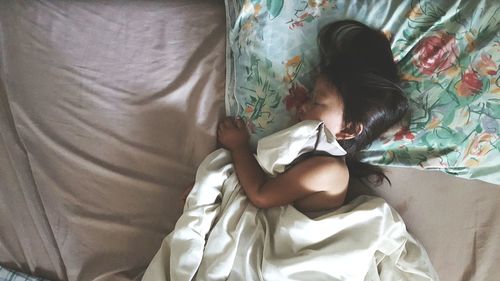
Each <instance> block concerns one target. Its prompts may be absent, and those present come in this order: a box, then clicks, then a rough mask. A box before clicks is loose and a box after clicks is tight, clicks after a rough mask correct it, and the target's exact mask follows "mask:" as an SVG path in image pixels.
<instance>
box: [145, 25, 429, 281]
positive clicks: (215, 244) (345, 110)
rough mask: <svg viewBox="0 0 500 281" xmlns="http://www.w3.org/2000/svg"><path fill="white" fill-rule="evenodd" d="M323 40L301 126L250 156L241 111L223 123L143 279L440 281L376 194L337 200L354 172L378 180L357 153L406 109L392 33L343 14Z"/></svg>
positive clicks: (381, 176)
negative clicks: (216, 146) (215, 144)
mask: <svg viewBox="0 0 500 281" xmlns="http://www.w3.org/2000/svg"><path fill="white" fill-rule="evenodd" d="M319 47H320V54H321V58H322V64H321V67H320V75H319V76H318V79H317V81H316V84H315V87H314V95H313V98H312V99H311V100H310V101H308V102H307V103H305V104H304V105H302V107H301V108H300V110H299V112H298V121H299V122H298V123H297V124H295V125H293V126H291V127H290V128H287V129H285V130H282V131H279V132H277V133H275V134H272V135H270V136H267V137H265V138H262V139H261V140H259V142H258V146H257V152H256V154H253V152H252V151H251V149H250V146H249V134H248V132H247V128H246V126H245V123H244V121H243V120H241V119H239V118H236V119H233V118H227V119H225V120H224V121H223V122H221V123H220V124H219V126H218V130H217V137H218V140H219V143H220V144H221V145H222V147H223V148H222V149H218V150H216V151H215V152H213V153H212V154H210V155H208V156H207V158H206V159H205V160H204V161H203V163H202V164H201V165H200V167H199V168H198V171H197V174H196V182H195V185H194V187H193V188H192V190H191V192H189V195H188V196H187V198H186V203H185V205H184V212H183V214H182V215H181V217H180V218H179V220H178V221H177V224H176V226H175V229H174V230H173V231H172V232H171V233H170V234H169V235H168V236H167V237H166V238H165V239H164V241H163V243H162V246H161V248H160V250H159V251H158V253H157V254H156V256H155V257H154V259H153V261H152V262H151V263H150V265H149V267H148V269H147V270H146V272H145V274H144V277H143V280H144V281H148V280H155V281H157V280H437V276H436V274H435V272H434V270H433V268H432V265H431V263H430V261H429V258H428V256H427V254H426V252H425V250H424V249H423V247H422V246H421V245H420V244H419V243H418V241H416V240H415V239H413V237H412V236H411V235H410V234H409V233H408V232H407V230H406V227H405V225H404V223H403V221H402V219H401V217H400V216H399V215H398V214H397V213H396V212H395V211H394V209H392V208H391V207H390V206H389V205H388V204H387V203H386V202H385V201H384V200H383V199H381V198H377V197H372V196H360V197H358V198H356V199H354V200H352V201H351V202H349V203H345V202H344V201H345V197H346V192H347V186H348V183H349V178H350V177H351V176H352V177H357V178H361V179H367V180H369V181H371V182H375V183H381V182H382V180H383V179H384V178H385V176H384V174H383V172H382V170H381V169H380V168H377V167H374V166H371V165H368V164H364V163H361V162H360V161H359V159H358V154H359V152H360V150H361V149H363V148H364V147H366V146H367V145H369V144H370V143H371V142H372V141H373V140H374V139H376V138H377V137H378V136H380V135H381V134H382V133H383V132H384V131H386V130H387V129H388V128H389V127H391V126H392V125H394V124H395V123H396V122H398V121H399V120H400V119H401V118H402V117H403V116H404V115H405V114H406V111H407V108H408V105H407V101H406V99H405V97H404V96H403V95H402V92H401V90H400V88H399V87H398V86H397V83H398V72H397V68H396V65H395V63H394V61H393V59H392V53H391V49H390V45H389V42H388V40H387V39H386V38H385V37H384V35H383V34H382V33H380V32H379V31H376V30H374V29H371V28H370V27H368V26H366V25H364V24H362V23H359V22H356V21H352V20H345V21H340V22H335V23H332V24H329V25H327V26H325V27H324V28H323V29H322V30H321V31H320V34H319ZM188 191H189V190H188ZM317 212H321V214H320V215H319V214H317ZM311 213H315V215H314V216H312V215H311Z"/></svg>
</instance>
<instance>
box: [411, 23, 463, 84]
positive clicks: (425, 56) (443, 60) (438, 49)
mask: <svg viewBox="0 0 500 281" xmlns="http://www.w3.org/2000/svg"><path fill="white" fill-rule="evenodd" d="M458 54H459V49H458V46H457V42H456V40H455V37H453V36H452V35H449V34H447V33H444V32H440V33H437V34H435V35H432V36H429V37H426V38H424V39H422V41H420V43H418V44H417V46H416V48H415V51H414V57H413V64H414V65H415V66H416V67H418V68H419V70H420V72H421V73H423V74H426V75H432V74H433V73H439V72H441V71H443V70H445V69H447V68H449V67H451V66H452V65H453V64H454V63H455V61H456V60H457V56H458Z"/></svg>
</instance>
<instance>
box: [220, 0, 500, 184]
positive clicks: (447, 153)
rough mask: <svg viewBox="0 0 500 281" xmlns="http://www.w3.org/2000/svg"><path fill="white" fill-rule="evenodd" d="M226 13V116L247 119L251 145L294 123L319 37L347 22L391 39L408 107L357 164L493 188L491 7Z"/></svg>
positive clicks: (343, 3) (496, 113) (496, 51)
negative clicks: (436, 173)
mask: <svg viewBox="0 0 500 281" xmlns="http://www.w3.org/2000/svg"><path fill="white" fill-rule="evenodd" d="M226 8H227V15H228V19H227V21H228V48H227V50H228V52H227V56H228V57H227V58H228V59H227V76H226V77H227V81H226V87H227V88H226V113H227V115H231V116H236V115H239V116H241V117H243V119H245V120H246V121H247V122H248V124H249V129H250V131H251V132H252V133H251V143H252V144H253V145H255V144H256V142H257V140H258V139H260V138H262V137H264V136H267V135H269V134H271V133H274V132H276V131H279V130H281V129H283V128H285V127H288V126H290V125H292V124H293V123H295V122H296V121H295V113H296V109H297V108H298V106H299V105H300V104H301V103H302V102H303V101H304V100H305V99H306V98H308V97H310V95H311V90H312V88H313V83H314V80H315V75H316V73H317V65H318V64H319V54H318V48H317V34H318V31H319V30H320V29H321V27H323V26H324V25H326V24H328V23H330V22H333V21H337V20H341V19H346V18H348V19H354V20H358V21H360V22H363V23H365V24H367V25H369V26H371V27H373V28H376V29H379V30H381V31H383V32H384V33H385V34H386V36H387V37H388V38H390V40H391V48H392V51H393V54H394V59H395V60H396V61H397V62H398V66H399V68H400V70H401V76H402V84H401V86H402V88H403V90H404V92H405V94H406V95H407V97H408V99H409V101H410V111H411V117H409V118H408V120H406V121H407V122H406V123H405V124H400V125H398V126H395V127H394V128H393V129H392V130H389V131H388V132H387V133H386V134H384V135H383V136H382V137H381V138H380V139H378V140H376V141H375V142H374V143H373V144H372V145H371V146H370V147H369V148H367V149H366V150H365V151H364V152H363V159H362V161H365V162H370V163H372V164H379V165H391V166H409V167H417V168H424V169H432V170H441V171H444V172H447V173H449V174H452V175H457V176H460V177H464V178H476V179H480V180H484V181H487V182H491V183H496V184H500V172H499V171H500V161H498V159H499V157H500V137H499V130H500V76H499V74H500V73H499V70H498V67H499V65H500V35H499V30H500V29H499V27H500V2H499V1H494V0H473V1H458V0H440V1H431V0H413V1H401V0H389V1H349V0H339V1H333V0H298V1H284V0H246V1H244V0H226ZM367 48H369V46H367Z"/></svg>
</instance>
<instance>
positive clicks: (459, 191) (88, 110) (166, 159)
mask: <svg viewBox="0 0 500 281" xmlns="http://www.w3.org/2000/svg"><path fill="white" fill-rule="evenodd" d="M247 2H249V3H250V2H253V3H254V4H255V3H257V2H259V1H247ZM277 2H280V1H275V3H277ZM306 2H308V1H304V3H306ZM312 2H314V1H312ZM312 2H311V3H312ZM317 2H318V3H319V2H321V3H323V2H325V3H333V2H335V3H337V4H339V3H341V2H342V1H317ZM347 2H348V3H351V4H352V3H355V2H349V1H347ZM402 2H403V3H406V5H408V7H410V8H411V7H412V6H411V5H412V4H415V1H406V2H405V1H402ZM474 2H477V3H476V4H478V5H479V6H481V5H489V4H491V3H493V2H488V1H474ZM270 3H271V2H270ZM359 3H361V2H359ZM450 3H451V1H450ZM262 5H263V6H262V7H263V8H262V10H260V11H261V12H262V13H264V12H265V10H266V9H265V8H268V9H269V11H270V12H272V13H276V12H277V11H278V8H279V6H269V7H266V5H264V2H262ZM450 5H451V4H450ZM240 6H242V5H241V3H240V2H239V1H232V2H231V1H226V3H224V2H223V1H206V0H205V1H201V0H199V1H196V0H171V1H118V0H106V1H104V0H102V1H72V2H68V1H2V2H1V3H0V114H1V116H0V136H1V138H0V142H1V146H0V226H1V227H0V266H1V267H0V280H2V278H3V279H5V280H10V279H9V278H13V277H14V276H21V273H25V274H29V275H33V276H37V277H40V278H45V279H48V280H117V281H120V280H140V278H141V276H142V274H143V273H144V271H145V269H146V267H147V266H148V264H149V262H150V261H151V259H152V258H153V256H154V255H155V253H156V251H157V250H158V248H159V247H160V245H161V242H162V240H163V238H164V237H165V235H167V234H168V233H169V232H170V231H171V230H172V229H173V227H174V225H175V222H176V220H177V218H178V217H179V216H180V215H181V212H182V202H181V200H180V196H181V193H182V191H183V190H184V189H185V188H186V187H187V186H188V185H189V184H190V183H191V182H192V181H193V179H194V176H195V173H196V169H197V167H198V165H199V164H200V163H201V162H202V160H203V159H204V158H205V156H207V155H208V154H209V153H210V152H212V151H213V150H214V149H215V148H216V139H215V130H216V126H217V122H218V121H219V120H221V118H222V117H223V116H225V115H226V114H230V115H231V114H233V115H234V113H235V112H231V110H232V109H234V107H231V104H230V99H229V98H228V96H227V95H226V94H227V93H228V92H229V91H230V89H231V87H232V86H234V85H235V81H236V80H232V79H231V78H232V77H235V76H234V72H231V64H227V63H228V62H231V52H232V49H231V46H230V45H226V43H227V42H230V38H231V37H230V36H229V35H230V34H231V33H230V32H232V31H231V30H232V28H233V26H232V25H231V19H235V17H237V16H238V15H239V14H240V11H241V10H240V9H239V8H241V7H240ZM362 6H363V5H361V4H360V5H359V7H358V8H362ZM226 7H232V9H226ZM238 7H239V8H238ZM421 7H424V6H421ZM285 8H286V6H285ZM396 8H397V5H395V6H394V7H393V9H396ZM245 11H247V12H248V11H250V12H251V13H253V12H255V11H254V10H245ZM417 12H418V10H416V12H415V13H417ZM231 13H232V14H231ZM401 13H404V12H403V11H401ZM497 17H498V14H497ZM298 19H300V15H299V14H298ZM302 20H303V21H306V17H303V18H302ZM292 23H293V22H291V23H290V24H292ZM297 24H300V21H297ZM394 26H396V25H395V24H394ZM493 26H494V27H498V20H496V23H494V24H493ZM496 30H498V28H497V29H496ZM490 39H491V38H490ZM492 40H493V41H494V42H497V44H498V35H497V36H496V37H493V39H492ZM495 40H496V41H495ZM491 55H493V54H491ZM495 67H496V69H495V71H496V72H495V75H496V76H494V75H491V76H492V77H493V78H492V79H494V78H495V77H496V79H497V80H498V65H495ZM484 83H486V82H484ZM304 84H307V83H306V82H304ZM457 87H458V86H457ZM492 89H493V88H492ZM493 95H497V96H498V91H497V92H493ZM488 124H491V122H490V123H488ZM493 132H494V133H495V134H496V135H497V136H498V127H496V131H493ZM404 140H406V141H408V139H407V138H406V139H404ZM404 140H403V141H404ZM392 144H393V143H390V144H389V145H392ZM480 151H481V150H480ZM369 156H370V157H372V156H373V155H369ZM440 157H441V158H440ZM437 158H439V159H444V158H442V155H439V157H437ZM427 159H431V158H427ZM446 159H449V158H446ZM485 162H487V163H488V166H487V167H490V168H489V169H490V170H491V169H493V170H494V169H495V167H496V168H498V165H499V163H498V160H496V161H493V162H492V160H491V159H489V158H488V161H485ZM435 163H436V161H434V162H432V161H427V162H426V165H420V166H419V165H415V164H414V163H410V164H409V165H407V166H408V167H401V165H399V166H400V167H395V165H392V166H388V167H387V170H388V175H389V178H390V179H391V181H392V186H387V185H384V186H382V187H378V188H372V189H366V188H363V187H362V186H361V184H359V183H356V182H353V183H352V188H351V196H350V197H351V198H355V197H356V196H357V195H358V194H364V193H370V194H376V195H379V196H381V197H382V198H384V199H385V200H386V201H387V202H388V203H389V204H390V205H391V206H393V207H394V208H395V209H396V210H397V211H398V212H399V213H400V215H401V216H402V217H403V219H404V220H405V223H406V225H407V228H408V230H409V231H410V232H411V233H412V234H413V235H414V237H415V238H417V239H418V240H419V241H420V242H421V243H422V244H423V245H424V247H425V248H426V250H427V252H428V254H429V257H430V259H431V261H432V263H433V265H434V267H435V269H436V271H437V273H438V274H439V276H440V278H441V280H495V278H497V277H496V276H498V275H499V274H500V270H499V269H498V266H497V265H498V264H500V254H499V253H500V210H499V209H498V208H497V206H498V205H499V204H500V189H499V188H498V184H499V183H498V182H496V183H495V182H493V181H494V180H491V179H495V178H497V179H498V170H497V171H489V172H488V173H487V174H488V175H493V176H489V177H486V178H481V177H479V179H480V180H478V179H467V178H464V175H465V176H467V175H468V177H469V178H471V177H472V178H477V177H474V175H475V174H474V173H468V172H465V173H461V171H458V172H457V169H455V170H453V169H448V171H447V172H452V174H453V173H455V174H458V175H459V176H461V177H456V176H454V175H450V174H449V173H448V174H447V173H443V172H441V171H429V170H423V169H422V168H425V167H430V168H431V169H433V168H435V165H434V164H435ZM388 164H397V163H388ZM416 166H418V167H416ZM479 167H483V166H479ZM491 167H493V168H491ZM416 168H419V169H416ZM445 172H446V171H445ZM480 174H481V175H484V170H482V172H481V173H480ZM481 179H482V180H481ZM15 272H18V273H19V275H18V273H15ZM22 280H24V279H22Z"/></svg>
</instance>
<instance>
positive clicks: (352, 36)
mask: <svg viewBox="0 0 500 281" xmlns="http://www.w3.org/2000/svg"><path fill="white" fill-rule="evenodd" d="M318 43H319V49H320V55H321V65H320V72H321V74H322V75H323V76H325V77H326V79H327V80H328V82H329V83H331V84H332V85H334V86H336V87H337V88H338V89H339V92H340V95H341V97H342V101H343V103H344V116H343V120H344V124H362V125H363V130H362V132H361V133H360V134H359V135H357V136H356V137H355V138H353V139H349V140H339V143H340V144H341V145H342V147H344V149H345V150H346V151H347V156H346V162H347V166H348V168H349V173H350V174H351V175H352V176H353V177H355V178H360V179H362V180H368V181H369V182H371V183H373V184H377V185H378V184H381V183H382V182H383V180H384V178H385V179H386V180H387V181H388V182H389V183H390V181H389V179H388V178H387V177H386V176H385V174H384V171H383V169H382V168H381V167H379V166H374V165H370V164H367V163H363V162H361V161H360V157H359V155H360V151H361V150H362V149H364V148H366V147H367V146H368V145H370V144H371V143H372V142H373V141H374V140H375V139H377V138H378V137H379V136H381V135H382V133H384V132H385V131H387V129H389V128H390V127H391V126H393V125H394V124H396V123H397V122H398V121H400V120H401V119H402V118H403V116H404V115H405V114H406V112H407V110H408V101H407V99H406V97H405V96H404V95H403V92H402V90H401V88H400V87H399V86H398V83H399V75H398V68H397V66H396V63H395V62H394V60H393V56H392V51H391V47H390V43H389V40H388V39H387V38H386V37H385V35H384V34H383V33H382V32H380V31H378V30H376V29H373V28H370V27H369V26H367V25H365V24H362V23H360V22H357V21H354V20H342V21H337V22H333V23H330V24H328V25H326V26H325V27H323V28H322V29H321V31H320V33H319V36H318Z"/></svg>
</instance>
